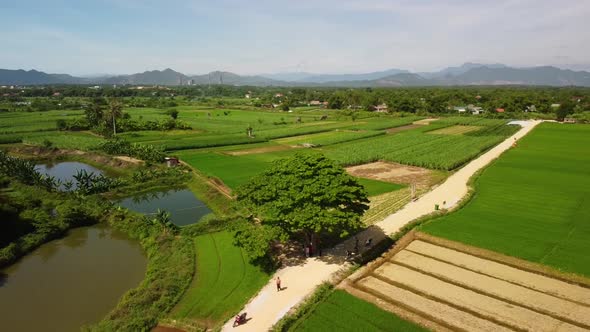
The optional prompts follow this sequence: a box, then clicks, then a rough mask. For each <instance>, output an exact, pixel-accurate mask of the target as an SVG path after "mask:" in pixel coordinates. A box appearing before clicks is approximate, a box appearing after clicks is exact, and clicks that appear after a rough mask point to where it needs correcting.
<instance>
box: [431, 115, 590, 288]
mask: <svg viewBox="0 0 590 332" xmlns="http://www.w3.org/2000/svg"><path fill="white" fill-rule="evenodd" d="M588 165H590V127H588V126H585V125H563V124H554V123H543V124H541V125H539V126H538V127H537V128H535V129H534V130H533V131H532V132H531V133H530V134H529V135H528V136H527V137H525V138H524V139H523V140H521V141H519V143H518V146H517V147H516V148H513V149H511V150H509V151H507V152H506V153H505V154H504V155H502V157H501V158H499V159H498V160H497V161H495V162H494V163H493V164H492V165H491V166H490V167H488V168H487V169H486V170H485V171H484V172H483V173H482V174H481V176H480V177H479V178H478V179H477V181H476V182H475V191H476V194H475V196H474V197H473V198H472V199H471V201H470V202H469V203H468V204H467V205H466V206H465V207H463V208H462V209H461V210H459V211H457V212H454V213H452V214H449V215H447V216H444V217H441V218H439V219H436V220H434V221H432V222H431V223H429V224H428V225H426V226H424V228H423V230H424V231H425V232H427V233H430V234H432V235H435V236H439V237H444V238H448V239H451V240H454V241H459V242H463V243H466V244H469V245H473V246H477V247H482V248H486V249H489V250H493V251H497V252H500V253H503V254H506V255H510V256H515V257H519V258H522V259H525V260H528V261H532V262H537V263H541V264H545V265H549V266H552V267H554V268H557V269H560V270H562V271H566V272H573V273H577V274H581V275H586V276H590V256H589V255H587V253H588V251H589V250H590V241H588V239H589V238H590V191H588V188H590V167H588Z"/></svg>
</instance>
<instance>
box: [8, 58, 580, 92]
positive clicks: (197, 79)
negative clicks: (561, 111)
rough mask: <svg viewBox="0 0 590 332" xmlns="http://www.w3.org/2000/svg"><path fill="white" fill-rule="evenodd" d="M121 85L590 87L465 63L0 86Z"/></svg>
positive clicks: (541, 70)
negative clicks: (417, 69)
mask: <svg viewBox="0 0 590 332" xmlns="http://www.w3.org/2000/svg"><path fill="white" fill-rule="evenodd" d="M52 84H96V85H102V84H108V85H111V84H117V85H127V84H129V85H196V84H228V85H249V86H331V87H332V86H333V87H403V86H453V85H544V86H586V87H590V73H589V72H586V71H573V70H569V69H560V68H557V67H552V66H541V67H529V68H514V67H509V66H506V65H502V64H478V63H465V64H463V65H461V66H457V67H448V68H445V69H443V70H440V71H437V72H422V73H412V72H410V71H408V70H403V69H389V70H385V71H378V72H371V73H361V74H312V73H302V72H298V73H278V74H262V75H251V76H248V75H237V74H234V73H230V72H223V71H213V72H210V73H208V74H204V75H185V74H182V73H179V72H177V71H174V70H172V69H169V68H168V69H165V70H153V71H146V72H143V73H137V74H131V75H105V76H93V77H75V76H72V75H68V74H47V73H44V72H41V71H37V70H29V71H25V70H22V69H19V70H10V69H0V85H52Z"/></svg>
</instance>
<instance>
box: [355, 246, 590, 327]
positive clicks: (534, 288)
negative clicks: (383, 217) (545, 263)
mask: <svg viewBox="0 0 590 332" xmlns="http://www.w3.org/2000/svg"><path fill="white" fill-rule="evenodd" d="M398 250H399V249H398ZM523 265H524V264H523ZM345 285H346V286H345V287H348V288H349V289H351V290H352V291H351V293H353V294H359V293H360V294H361V296H362V297H363V298H365V299H369V300H372V302H374V303H375V304H377V305H380V306H382V307H384V308H385V309H386V310H390V311H394V312H395V311H396V310H391V306H393V307H398V308H401V309H402V310H406V311H410V312H412V313H413V314H414V315H415V316H414V320H415V321H416V322H417V323H421V324H423V325H427V326H431V327H432V326H440V327H442V328H440V330H445V329H451V330H468V331H507V330H514V331H587V330H589V329H590V305H589V303H588V300H589V296H590V288H586V287H583V286H580V285H576V284H573V283H568V282H566V281H563V280H558V279H555V278H551V277H549V276H545V275H541V274H539V273H534V272H530V271H525V270H521V269H518V268H516V267H513V266H510V265H506V264H502V263H499V262H496V261H494V260H489V259H486V258H485V257H478V256H474V255H471V254H470V253H467V252H462V251H459V250H454V249H450V248H447V247H444V246H440V245H437V244H433V243H428V242H425V241H424V240H414V241H412V242H411V243H410V244H409V245H407V246H406V247H405V248H403V249H401V250H400V251H397V252H396V251H393V252H392V254H391V255H389V257H388V256H386V258H384V259H382V261H381V262H379V263H377V264H376V265H373V266H370V267H369V268H367V269H365V271H363V272H361V273H359V274H356V275H355V276H353V277H351V278H350V281H347V282H345ZM385 304H387V305H389V307H388V306H386V305H385ZM416 316H417V317H419V318H418V319H416V318H415V317H416ZM425 321H427V322H430V324H425V323H424V322H425ZM435 330H439V329H438V328H435Z"/></svg>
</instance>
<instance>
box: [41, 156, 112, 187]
mask: <svg viewBox="0 0 590 332" xmlns="http://www.w3.org/2000/svg"><path fill="white" fill-rule="evenodd" d="M35 169H36V170H37V171H38V172H39V173H41V174H45V175H48V176H53V177H55V178H56V179H57V180H60V181H61V183H62V184H61V185H60V188H59V189H61V190H63V189H65V186H64V183H65V182H72V183H73V186H72V188H73V189H76V180H75V179H74V176H75V175H76V174H77V173H78V172H79V171H86V172H87V173H94V174H96V175H99V174H103V172H102V171H101V170H99V169H98V168H95V167H92V166H90V165H88V164H84V163H80V162H77V161H64V162H59V163H45V164H37V165H35Z"/></svg>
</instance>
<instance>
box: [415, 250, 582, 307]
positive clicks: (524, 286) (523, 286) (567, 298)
mask: <svg viewBox="0 0 590 332" xmlns="http://www.w3.org/2000/svg"><path fill="white" fill-rule="evenodd" d="M404 250H406V251H408V252H411V253H413V254H416V255H420V256H423V257H426V258H430V259H432V260H435V261H438V262H441V263H446V264H449V265H452V266H455V267H458V268H461V269H464V270H467V271H470V272H474V273H477V274H481V275H483V276H486V277H490V278H494V279H497V280H500V281H504V282H506V283H509V284H512V285H515V286H519V287H522V288H526V289H529V290H531V291H535V292H539V293H542V294H545V295H547V296H552V297H554V298H557V299H561V300H565V301H568V302H571V303H575V304H577V305H580V306H584V307H590V305H589V304H587V303H583V302H579V301H576V300H574V299H571V298H569V297H566V296H562V295H559V294H555V293H552V292H548V291H543V290H541V289H538V288H533V287H531V286H529V285H527V284H524V283H518V282H515V281H513V280H509V279H507V278H502V277H499V276H497V275H494V274H490V273H487V272H484V271H481V270H475V269H473V268H470V267H467V266H464V265H460V264H457V263H455V262H453V261H450V260H445V259H442V258H439V257H435V256H431V255H429V254H426V253H423V252H418V251H414V250H412V249H411V248H407V247H406V248H405V249H404ZM510 267H511V266H510ZM524 272H528V271H524ZM560 281H561V280H560Z"/></svg>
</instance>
